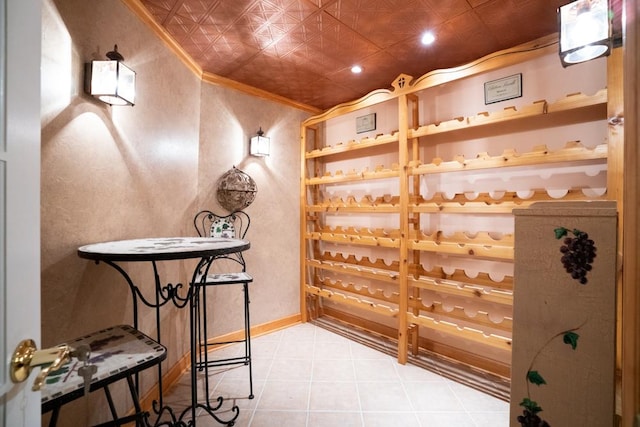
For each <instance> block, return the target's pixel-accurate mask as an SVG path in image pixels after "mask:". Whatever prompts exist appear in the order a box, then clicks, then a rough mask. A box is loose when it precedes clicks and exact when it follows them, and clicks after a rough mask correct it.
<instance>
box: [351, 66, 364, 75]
mask: <svg viewBox="0 0 640 427" xmlns="http://www.w3.org/2000/svg"><path fill="white" fill-rule="evenodd" d="M351 72H352V73H353V74H360V73H361V72H362V67H361V66H359V65H354V66H353V67H351Z"/></svg>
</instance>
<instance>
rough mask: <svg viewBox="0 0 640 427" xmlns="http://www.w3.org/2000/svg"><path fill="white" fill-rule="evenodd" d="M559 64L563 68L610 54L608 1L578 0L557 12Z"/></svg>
mask: <svg viewBox="0 0 640 427" xmlns="http://www.w3.org/2000/svg"><path fill="white" fill-rule="evenodd" d="M558 24H559V27H560V61H561V62H562V65H563V66H564V67H567V66H569V65H573V64H578V63H580V62H585V61H589V60H591V59H595V58H598V57H600V56H606V55H609V53H611V19H610V18H609V2H608V1H607V0H577V1H574V2H572V3H569V4H567V5H564V6H561V7H560V8H559V9H558Z"/></svg>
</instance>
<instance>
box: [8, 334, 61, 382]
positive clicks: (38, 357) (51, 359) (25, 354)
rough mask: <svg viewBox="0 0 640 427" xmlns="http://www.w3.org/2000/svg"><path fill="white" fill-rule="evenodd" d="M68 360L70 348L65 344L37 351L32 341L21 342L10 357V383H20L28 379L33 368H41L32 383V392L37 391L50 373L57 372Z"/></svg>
mask: <svg viewBox="0 0 640 427" xmlns="http://www.w3.org/2000/svg"><path fill="white" fill-rule="evenodd" d="M70 360H71V348H70V347H69V346H68V345H66V344H61V345H59V346H57V347H52V348H48V349H44V350H38V349H37V347H36V343H35V342H34V341H33V340H30V339H28V340H23V341H21V342H20V344H18V346H17V347H16V349H15V351H14V352H13V356H12V357H11V366H10V369H9V372H10V376H11V381H13V382H14V383H21V382H23V381H25V380H26V379H27V378H28V377H29V374H30V373H31V370H32V369H33V368H34V367H36V366H43V368H42V369H41V370H40V373H39V374H38V376H37V377H36V379H35V381H34V382H33V387H32V390H33V391H38V390H40V389H41V388H42V386H43V384H44V382H45V379H46V378H47V375H49V373H50V372H53V371H57V370H58V369H60V367H61V366H62V365H64V364H65V363H67V362H69V361H70ZM45 365H46V366H45Z"/></svg>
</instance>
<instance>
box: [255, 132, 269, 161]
mask: <svg viewBox="0 0 640 427" xmlns="http://www.w3.org/2000/svg"><path fill="white" fill-rule="evenodd" d="M269 143H270V138H269V137H268V136H264V132H263V131H262V128H260V130H259V131H258V133H257V135H256V136H254V137H253V138H251V148H250V153H251V155H252V156H257V157H264V156H268V155H269Z"/></svg>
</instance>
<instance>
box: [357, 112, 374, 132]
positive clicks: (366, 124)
mask: <svg viewBox="0 0 640 427" xmlns="http://www.w3.org/2000/svg"><path fill="white" fill-rule="evenodd" d="M372 130H376V113H371V114H367V115H364V116H360V117H356V133H363V132H369V131H372Z"/></svg>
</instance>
